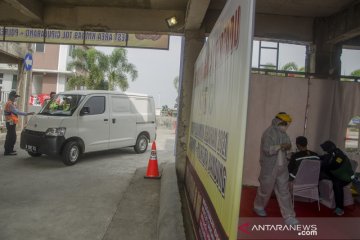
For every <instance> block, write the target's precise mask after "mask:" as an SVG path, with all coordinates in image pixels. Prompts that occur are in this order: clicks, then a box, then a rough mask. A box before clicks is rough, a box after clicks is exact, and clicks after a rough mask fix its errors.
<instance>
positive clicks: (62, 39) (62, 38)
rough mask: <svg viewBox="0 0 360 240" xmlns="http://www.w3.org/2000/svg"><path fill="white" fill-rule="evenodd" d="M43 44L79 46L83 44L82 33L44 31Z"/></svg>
mask: <svg viewBox="0 0 360 240" xmlns="http://www.w3.org/2000/svg"><path fill="white" fill-rule="evenodd" d="M45 43H59V44H78V45H80V44H83V43H84V31H68V30H58V29H46V31H45Z"/></svg>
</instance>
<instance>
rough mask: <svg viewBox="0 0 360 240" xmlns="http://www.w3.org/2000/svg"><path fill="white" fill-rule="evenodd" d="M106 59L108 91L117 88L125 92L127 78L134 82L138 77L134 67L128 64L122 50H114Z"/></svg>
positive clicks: (124, 51)
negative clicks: (107, 62)
mask: <svg viewBox="0 0 360 240" xmlns="http://www.w3.org/2000/svg"><path fill="white" fill-rule="evenodd" d="M108 59H109V65H108V69H107V74H108V76H107V77H108V80H109V90H114V89H115V87H117V86H118V87H120V89H121V90H122V91H126V89H128V88H129V83H128V77H130V78H131V81H134V80H135V79H136V78H137V76H138V72H137V70H136V67H135V65H134V64H132V63H129V62H128V60H127V51H126V49H124V48H116V49H115V50H114V51H113V52H112V53H111V55H110V56H109V57H108Z"/></svg>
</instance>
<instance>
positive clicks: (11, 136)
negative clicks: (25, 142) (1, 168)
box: [4, 122, 16, 154]
mask: <svg viewBox="0 0 360 240" xmlns="http://www.w3.org/2000/svg"><path fill="white" fill-rule="evenodd" d="M6 130H7V132H6V140H5V145H4V148H5V154H6V153H11V152H13V151H14V146H15V143H16V124H13V125H10V123H8V122H7V123H6Z"/></svg>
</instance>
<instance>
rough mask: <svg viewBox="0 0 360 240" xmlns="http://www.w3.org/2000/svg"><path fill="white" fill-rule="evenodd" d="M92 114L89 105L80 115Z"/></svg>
mask: <svg viewBox="0 0 360 240" xmlns="http://www.w3.org/2000/svg"><path fill="white" fill-rule="evenodd" d="M88 114H90V108H89V107H83V108H82V109H81V111H80V116H84V115H88Z"/></svg>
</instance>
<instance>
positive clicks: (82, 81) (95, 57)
mask: <svg viewBox="0 0 360 240" xmlns="http://www.w3.org/2000/svg"><path fill="white" fill-rule="evenodd" d="M72 57H73V61H71V62H70V63H69V64H68V69H73V70H74V71H75V74H74V75H73V76H71V77H70V78H69V79H68V82H67V88H68V89H75V88H79V87H86V89H106V87H107V83H106V82H105V72H106V69H107V66H108V59H107V56H106V55H105V54H103V53H102V52H100V51H98V50H96V49H95V48H90V49H84V48H75V49H74V50H73V52H72Z"/></svg>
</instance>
